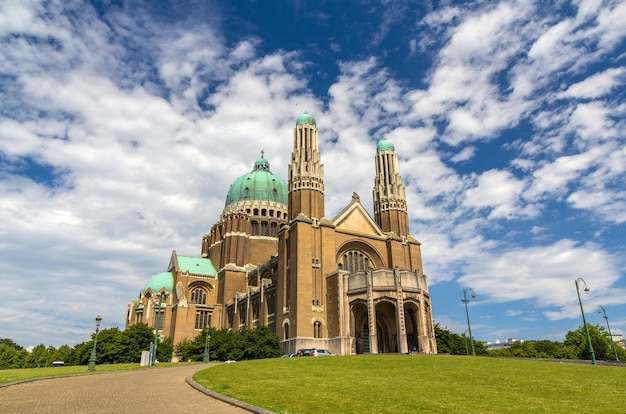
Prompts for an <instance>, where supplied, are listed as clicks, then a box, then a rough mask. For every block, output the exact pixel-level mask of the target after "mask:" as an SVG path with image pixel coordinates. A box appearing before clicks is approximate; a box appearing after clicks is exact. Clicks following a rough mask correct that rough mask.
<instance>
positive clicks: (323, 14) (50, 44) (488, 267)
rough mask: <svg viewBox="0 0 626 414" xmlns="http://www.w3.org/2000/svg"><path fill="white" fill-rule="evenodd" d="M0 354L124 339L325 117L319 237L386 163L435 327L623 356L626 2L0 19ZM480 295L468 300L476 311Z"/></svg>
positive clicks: (105, 7)
mask: <svg viewBox="0 0 626 414" xmlns="http://www.w3.org/2000/svg"><path fill="white" fill-rule="evenodd" d="M0 39H1V40H0V274H2V279H1V280H2V281H3V289H2V292H3V294H2V299H1V300H0V337H4V338H10V339H12V340H14V341H15V342H16V343H18V344H20V345H21V346H24V347H31V346H34V345H37V344H40V343H43V344H45V345H53V346H56V347H58V346H60V345H63V344H68V345H70V346H73V345H75V344H77V343H81V342H84V341H88V340H89V339H90V338H91V334H92V333H93V331H94V330H95V317H96V315H98V314H100V315H101V316H102V326H101V328H102V329H108V328H113V327H119V328H120V329H124V326H125V316H126V309H127V304H128V303H129V302H130V301H131V300H133V299H136V298H137V297H138V296H139V292H140V290H141V289H142V287H143V286H144V284H145V283H146V282H147V281H148V280H149V279H150V277H151V276H152V275H154V274H157V273H160V272H163V271H166V270H167V265H168V263H169V259H170V255H171V253H172V251H173V250H176V251H177V253H178V254H182V255H190V256H199V255H200V248H201V240H202V235H203V234H206V233H209V232H210V229H211V226H212V225H213V224H214V223H216V222H217V220H218V219H219V215H220V213H221V211H222V209H223V208H224V202H225V199H226V194H227V192H228V189H229V186H230V185H231V184H232V183H233V182H234V181H235V179H236V178H237V177H239V176H241V175H243V174H246V173H248V172H250V171H251V170H252V167H253V165H254V162H255V161H256V160H257V159H258V158H259V157H260V155H261V151H264V156H265V158H266V159H267V160H268V162H269V163H270V167H271V170H272V172H273V173H274V174H277V175H279V176H281V177H283V178H286V176H287V165H288V163H289V160H290V155H291V151H292V149H293V128H294V127H295V121H296V119H297V118H298V116H299V115H300V114H302V113H303V112H304V111H308V112H309V113H311V114H312V115H313V116H314V117H315V119H316V121H317V126H318V128H319V134H320V152H321V157H322V163H323V164H324V165H325V187H326V216H327V218H328V219H332V218H333V217H334V216H335V215H336V214H337V213H339V211H340V210H341V209H342V208H343V207H345V206H346V205H347V204H349V203H350V201H351V197H352V193H353V192H356V193H358V194H359V195H360V198H361V201H362V203H363V205H364V207H365V208H366V209H367V210H368V211H369V212H370V215H372V216H373V207H372V189H373V186H374V171H375V164H374V155H375V150H376V144H377V142H378V141H379V140H381V139H389V140H390V141H392V142H393V144H394V145H395V148H396V151H397V153H398V157H399V168H400V173H401V175H402V178H403V181H404V184H405V185H406V189H407V199H408V200H407V201H408V208H409V217H410V219H411V221H410V228H411V234H412V235H413V236H414V237H415V238H416V239H417V240H419V241H420V242H421V243H422V256H423V265H424V272H425V274H426V275H427V276H428V281H429V288H430V294H431V298H432V303H433V316H434V321H435V322H436V323H439V324H440V325H441V326H442V327H446V328H448V329H449V330H451V331H453V332H456V333H458V334H463V333H465V332H466V331H467V319H466V313H465V306H464V304H463V302H462V301H461V299H463V294H464V289H467V288H470V289H471V291H469V290H466V292H468V293H469V294H470V295H471V292H472V291H473V292H474V293H475V295H476V299H475V300H471V301H470V303H469V305H468V311H469V316H470V320H471V328H472V334H473V336H474V337H475V338H476V339H477V340H480V341H491V342H496V341H504V340H505V339H506V338H517V339H524V340H531V339H549V340H554V341H563V340H564V338H565V334H566V333H567V332H568V331H570V330H574V329H576V328H578V327H579V326H581V325H582V317H581V311H580V305H579V302H578V297H577V291H576V285H575V280H577V279H578V278H582V279H583V280H584V284H586V285H588V287H589V288H590V292H589V294H584V292H583V291H582V286H584V284H583V282H581V284H580V286H581V292H580V293H581V299H582V304H583V307H584V310H585V315H586V317H587V321H588V322H589V323H591V324H594V325H596V324H600V325H602V326H606V325H605V324H606V322H605V319H603V318H602V316H601V315H600V314H598V312H597V310H598V307H599V306H603V307H604V308H605V309H606V313H607V315H608V317H609V323H610V326H611V330H612V332H613V333H614V334H626V332H625V331H626V303H625V302H626V99H625V98H626V87H625V85H626V65H625V64H626V2H623V1H611V0H608V1H597V0H593V1H591V0H575V1H567V0H563V1H558V2H543V1H531V0H518V1H431V2H429V1H423V0H363V1H356V0H346V1H342V2H336V1H332V0H317V1H305V0H299V1H298V0H293V1H286V0H283V1H278V0H277V1H260V0H257V1H253V0H242V1H237V2H232V1H227V0H171V1H141V0H133V1H120V0H108V1H92V2H88V1H81V0H64V1H59V0H49V1H37V0H3V1H0ZM470 295H468V297H469V296H470Z"/></svg>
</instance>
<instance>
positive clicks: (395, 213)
mask: <svg viewBox="0 0 626 414" xmlns="http://www.w3.org/2000/svg"><path fill="white" fill-rule="evenodd" d="M375 160H376V176H375V178H374V191H373V194H374V218H375V220H376V223H377V224H378V225H379V226H380V228H381V229H382V230H383V231H384V232H393V233H395V234H397V235H398V236H404V237H406V236H408V235H409V214H408V211H407V204H406V189H405V187H404V184H402V177H401V176H400V172H399V169H398V155H397V154H396V149H395V147H394V146H393V144H392V143H391V142H390V141H388V140H386V139H383V140H381V141H379V142H378V145H377V146H376V156H375Z"/></svg>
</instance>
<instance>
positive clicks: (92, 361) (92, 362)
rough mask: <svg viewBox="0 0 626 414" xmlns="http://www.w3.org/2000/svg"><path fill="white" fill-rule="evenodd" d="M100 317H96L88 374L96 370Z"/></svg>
mask: <svg viewBox="0 0 626 414" xmlns="http://www.w3.org/2000/svg"><path fill="white" fill-rule="evenodd" d="M101 321H102V316H100V315H98V316H96V336H95V337H94V338H93V349H92V350H91V356H90V357H89V366H88V367H87V371H88V372H93V371H94V370H95V369H96V344H97V343H98V332H100V322H101Z"/></svg>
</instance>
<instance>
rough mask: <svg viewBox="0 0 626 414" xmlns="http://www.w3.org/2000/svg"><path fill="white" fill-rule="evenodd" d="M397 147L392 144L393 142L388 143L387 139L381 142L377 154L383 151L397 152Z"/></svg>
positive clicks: (377, 147)
mask: <svg viewBox="0 0 626 414" xmlns="http://www.w3.org/2000/svg"><path fill="white" fill-rule="evenodd" d="M395 150H396V149H395V147H394V146H393V144H392V143H391V141H387V140H386V139H383V140H381V141H380V142H379V143H378V145H377V146H376V152H381V151H395Z"/></svg>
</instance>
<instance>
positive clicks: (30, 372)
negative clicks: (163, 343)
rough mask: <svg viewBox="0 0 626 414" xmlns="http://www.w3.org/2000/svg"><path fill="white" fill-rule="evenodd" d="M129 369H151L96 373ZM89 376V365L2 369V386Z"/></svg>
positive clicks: (118, 366)
mask: <svg viewBox="0 0 626 414" xmlns="http://www.w3.org/2000/svg"><path fill="white" fill-rule="evenodd" d="M173 365H180V364H173V363H169V362H164V363H159V364H158V367H167V366H173ZM127 369H150V368H149V367H141V366H140V365H139V364H110V365H96V370H95V371H94V373H98V372H111V371H123V370H127ZM76 374H87V365H75V366H67V367H56V368H21V369H0V384H6V383H8V382H15V381H22V380H27V379H32V378H44V377H57V376H63V375H76Z"/></svg>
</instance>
